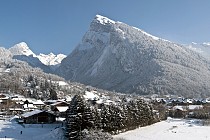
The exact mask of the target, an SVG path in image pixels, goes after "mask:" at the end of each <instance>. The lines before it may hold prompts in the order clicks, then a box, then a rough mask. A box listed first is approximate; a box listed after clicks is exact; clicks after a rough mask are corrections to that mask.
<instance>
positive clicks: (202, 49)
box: [185, 42, 210, 59]
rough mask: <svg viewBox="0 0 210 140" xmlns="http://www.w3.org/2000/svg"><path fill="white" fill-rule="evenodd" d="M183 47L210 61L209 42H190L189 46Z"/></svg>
mask: <svg viewBox="0 0 210 140" xmlns="http://www.w3.org/2000/svg"><path fill="white" fill-rule="evenodd" d="M185 46H186V47H187V48H189V49H191V50H193V51H195V52H198V53H200V54H201V55H203V56H204V57H206V58H208V59H210V42H204V43H195V42H192V43H191V44H189V45H185Z"/></svg>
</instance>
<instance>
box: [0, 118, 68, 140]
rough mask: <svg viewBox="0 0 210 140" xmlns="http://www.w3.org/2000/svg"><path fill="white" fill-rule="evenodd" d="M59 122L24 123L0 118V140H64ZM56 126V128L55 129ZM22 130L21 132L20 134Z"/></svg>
mask: <svg viewBox="0 0 210 140" xmlns="http://www.w3.org/2000/svg"><path fill="white" fill-rule="evenodd" d="M58 126H60V124H51V125H48V124H43V127H42V125H41V124H37V125H26V126H25V127H23V126H22V125H20V124H18V123H17V122H15V121H9V120H6V121H4V120H0V140H64V136H63V130H62V129H61V128H57V127H58ZM55 128H56V129H55ZM21 131H22V134H21Z"/></svg>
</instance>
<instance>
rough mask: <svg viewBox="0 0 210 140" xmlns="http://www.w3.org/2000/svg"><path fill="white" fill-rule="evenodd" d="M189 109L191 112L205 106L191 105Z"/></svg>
mask: <svg viewBox="0 0 210 140" xmlns="http://www.w3.org/2000/svg"><path fill="white" fill-rule="evenodd" d="M188 108H189V109H190V110H194V109H202V108H203V105H189V106H188Z"/></svg>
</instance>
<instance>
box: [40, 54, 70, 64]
mask: <svg viewBox="0 0 210 140" xmlns="http://www.w3.org/2000/svg"><path fill="white" fill-rule="evenodd" d="M37 58H38V59H39V60H40V61H41V62H42V63H43V64H45V65H47V66H49V65H50V66H52V65H59V64H60V63H61V61H62V60H63V59H64V58H66V55H64V54H58V55H55V54H53V53H50V54H48V55H46V54H42V53H41V54H39V55H37Z"/></svg>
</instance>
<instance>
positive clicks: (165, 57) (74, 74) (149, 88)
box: [57, 15, 210, 97]
mask: <svg viewBox="0 0 210 140" xmlns="http://www.w3.org/2000/svg"><path fill="white" fill-rule="evenodd" d="M57 73H58V74H59V75H61V76H62V77H64V78H66V79H68V80H72V81H77V82H81V83H84V84H87V85H92V86H95V87H98V88H103V89H108V90H115V91H120V92H127V93H137V94H154V93H156V94H177V95H183V96H197V97H201V96H206V95H210V85H209V81H210V63H209V62H208V61H207V59H205V58H204V57H202V56H201V55H199V54H198V53H196V52H194V51H192V50H190V49H188V48H186V47H184V46H182V45H179V44H176V43H173V42H170V41H167V40H164V39H161V38H158V37H155V36H152V35H150V34H148V33H146V32H145V31H143V30H140V29H138V28H135V27H132V26H129V25H127V24H124V23H122V22H115V21H113V20H110V19H108V18H106V17H103V16H100V15H97V16H96V17H95V18H94V20H93V21H92V22H91V24H90V28H89V30H88V31H87V32H86V33H85V35H84V36H83V38H82V41H81V42H80V43H79V44H78V45H77V46H76V48H75V49H74V50H73V52H72V53H71V54H70V55H68V56H67V58H65V59H64V60H63V61H62V62H61V65H60V67H59V68H58V69H57Z"/></svg>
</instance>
